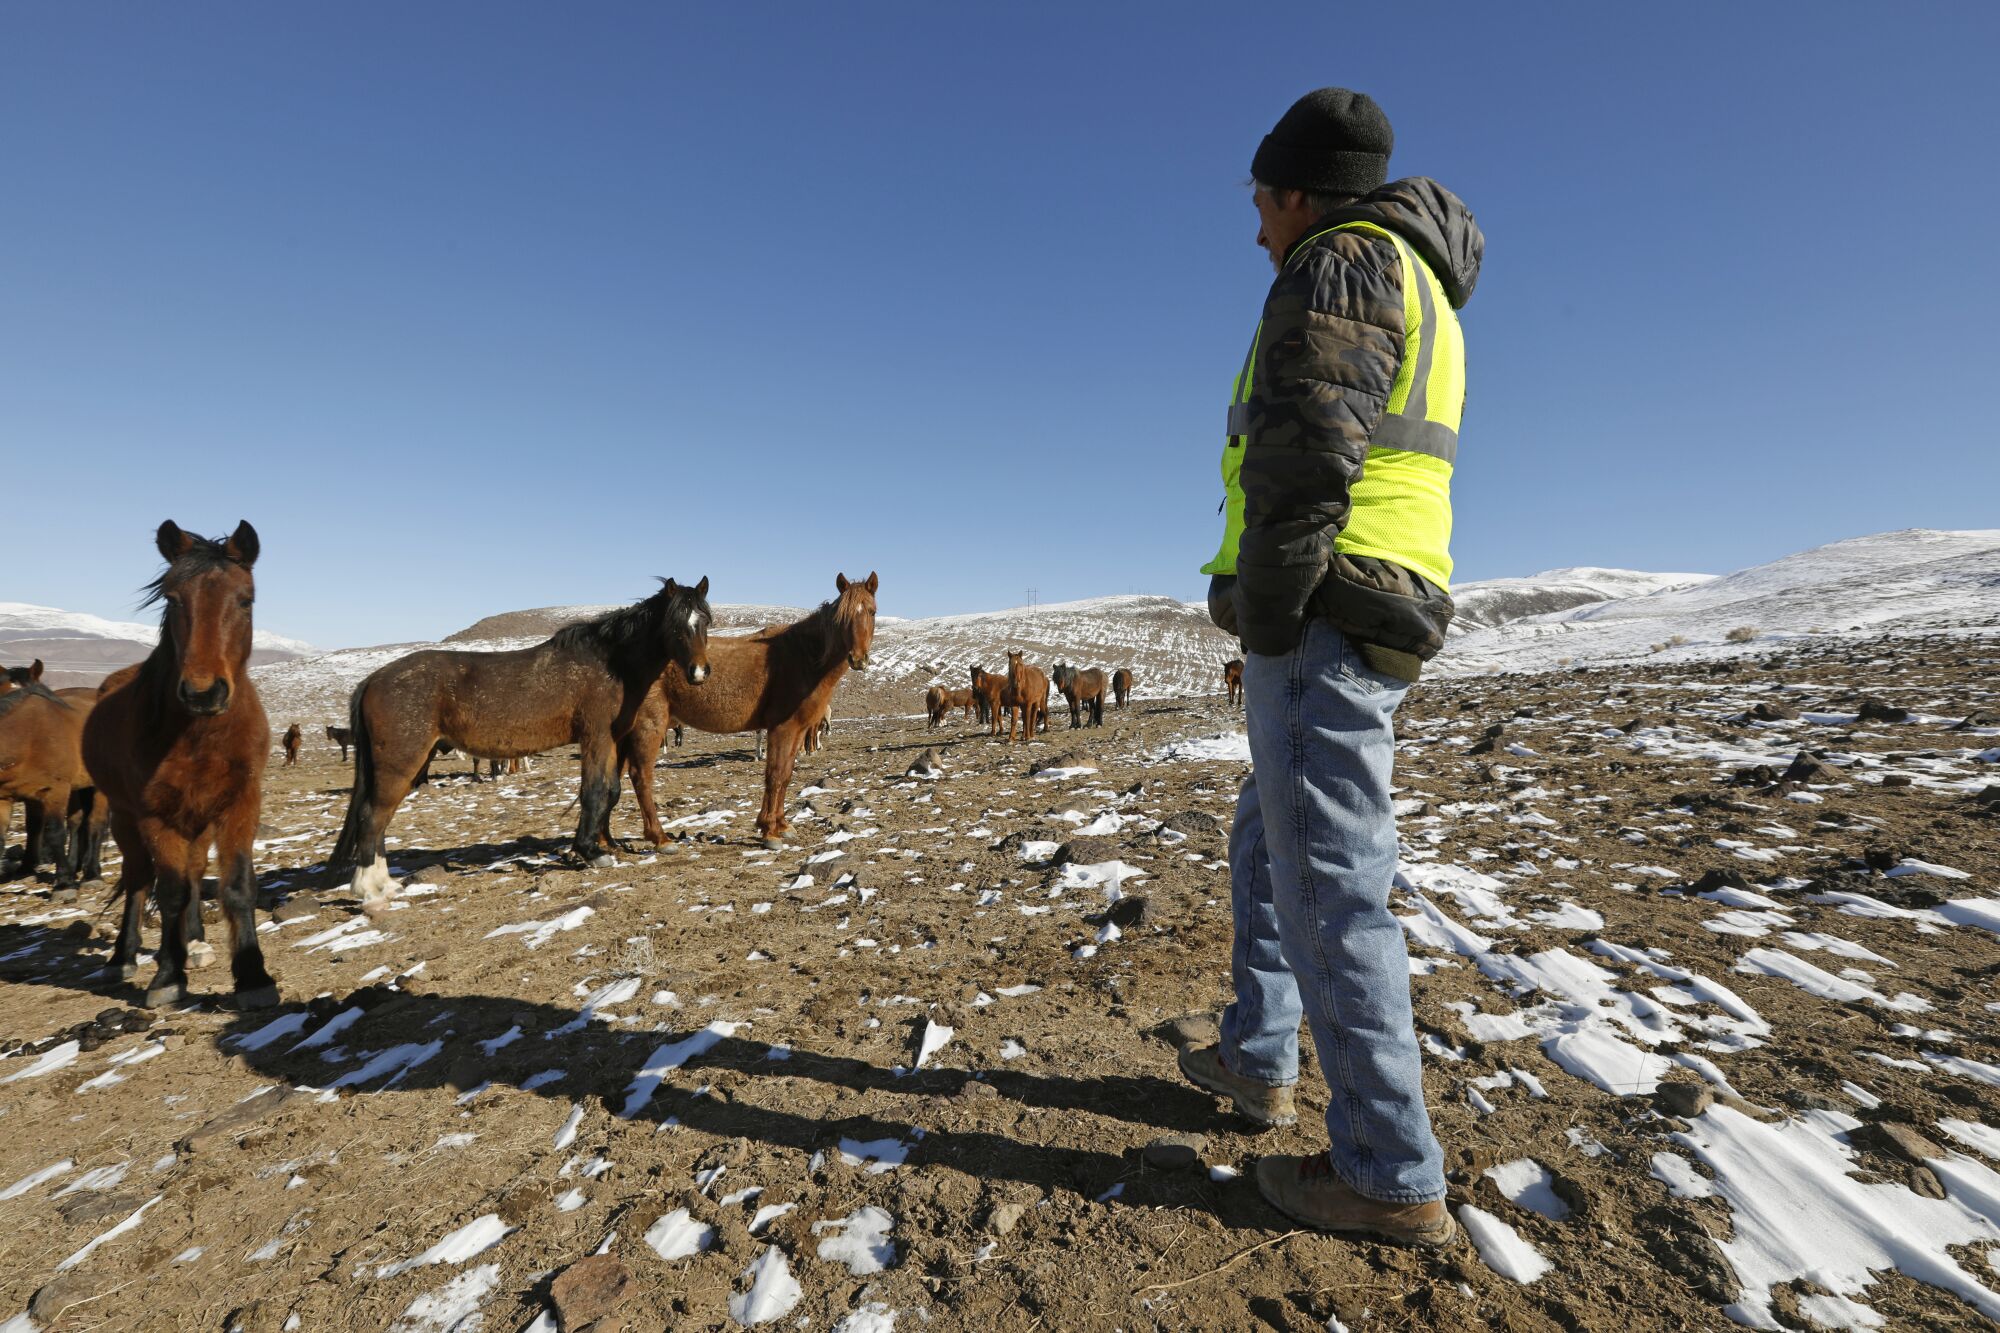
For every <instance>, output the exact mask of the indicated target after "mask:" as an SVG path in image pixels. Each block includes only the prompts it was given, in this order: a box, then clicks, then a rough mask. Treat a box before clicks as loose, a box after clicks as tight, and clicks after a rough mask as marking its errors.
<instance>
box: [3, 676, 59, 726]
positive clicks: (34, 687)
mask: <svg viewBox="0 0 2000 1333" xmlns="http://www.w3.org/2000/svg"><path fill="white" fill-rule="evenodd" d="M23 699H47V700H48V701H49V702H50V703H52V704H54V705H56V706H57V707H58V708H68V707H69V700H67V699H62V698H58V697H57V696H56V693H55V691H53V690H51V689H50V688H49V687H48V686H46V685H44V684H42V682H40V681H39V680H31V681H29V682H28V683H27V684H26V685H16V686H15V687H14V688H13V689H11V690H9V691H7V692H6V693H5V694H0V717H5V716H7V714H9V713H11V712H13V711H14V710H15V709H16V708H19V707H20V706H21V701H22V700H23Z"/></svg>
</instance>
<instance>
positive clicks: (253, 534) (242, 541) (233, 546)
mask: <svg viewBox="0 0 2000 1333" xmlns="http://www.w3.org/2000/svg"><path fill="white" fill-rule="evenodd" d="M222 549H223V550H224V552H226V553H227V554H228V556H229V558H230V559H231V560H234V561H235V562H236V563H237V564H239V565H241V566H243V568H245V569H248V568H250V566H252V565H254V564H256V563H257V552H258V551H259V550H260V549H261V547H260V544H259V543H258V541H257V529H255V528H253V527H251V526H250V520H249V519H247V518H246V519H244V520H243V521H242V522H241V523H238V524H237V525H236V531H234V532H232V533H230V534H229V542H228V544H227V545H225V546H224V547H223V548H222Z"/></svg>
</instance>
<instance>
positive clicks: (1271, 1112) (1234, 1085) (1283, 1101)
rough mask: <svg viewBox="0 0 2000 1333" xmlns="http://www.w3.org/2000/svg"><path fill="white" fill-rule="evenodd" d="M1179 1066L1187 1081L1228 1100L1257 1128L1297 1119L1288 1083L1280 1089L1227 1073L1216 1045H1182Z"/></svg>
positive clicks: (1288, 1122)
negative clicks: (1254, 1122)
mask: <svg viewBox="0 0 2000 1333" xmlns="http://www.w3.org/2000/svg"><path fill="white" fill-rule="evenodd" d="M1180 1064H1181V1073H1183V1074H1185V1075H1187V1078H1188V1082H1190V1083H1193V1084H1194V1085H1195V1086H1196V1087H1200V1088H1206V1089H1208V1090H1209V1091H1210V1092H1213V1093H1218V1094H1220V1095H1221V1096H1224V1097H1227V1098H1229V1100H1230V1101H1232V1102H1234V1103H1236V1109H1237V1110H1239V1111H1241V1112H1242V1113H1243V1114H1244V1115H1246V1116H1248V1117H1249V1118H1250V1119H1252V1120H1254V1121H1256V1122H1257V1123H1258V1124H1260V1125H1264V1126H1267V1127H1270V1126H1277V1125H1289V1124H1292V1123H1293V1122H1295V1121H1296V1120H1297V1119H1298V1118H1299V1112H1298V1108H1297V1107H1295V1106H1294V1105H1293V1104H1292V1089H1291V1086H1290V1085H1289V1084H1287V1085H1285V1086H1282V1087H1280V1086H1277V1085H1274V1084H1270V1083H1259V1082H1258V1081H1257V1080H1256V1079H1253V1078H1244V1077H1243V1076H1242V1075H1241V1074H1234V1073H1231V1072H1230V1070H1229V1066H1228V1065H1226V1064H1224V1063H1222V1047H1220V1046H1183V1047H1181V1055H1180Z"/></svg>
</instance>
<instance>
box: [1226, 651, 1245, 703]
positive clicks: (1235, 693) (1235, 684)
mask: <svg viewBox="0 0 2000 1333" xmlns="http://www.w3.org/2000/svg"><path fill="white" fill-rule="evenodd" d="M1222 688H1223V689H1225V690H1227V691H1229V702H1230V703H1233V704H1240V703H1242V702H1243V659H1242V658H1240V657H1232V658H1230V659H1229V660H1228V661H1227V662H1224V663H1223V664H1222Z"/></svg>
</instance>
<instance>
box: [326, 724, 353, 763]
mask: <svg viewBox="0 0 2000 1333" xmlns="http://www.w3.org/2000/svg"><path fill="white" fill-rule="evenodd" d="M326 738H327V739H328V740H330V741H332V742H333V743H334V744H335V745H338V746H339V747H340V762H341V763H343V764H344V763H346V762H347V749H348V747H349V746H351V745H353V744H354V733H353V732H352V731H349V730H348V729H347V728H346V727H336V726H333V725H332V724H328V726H327V729H326Z"/></svg>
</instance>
